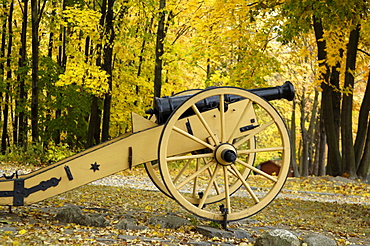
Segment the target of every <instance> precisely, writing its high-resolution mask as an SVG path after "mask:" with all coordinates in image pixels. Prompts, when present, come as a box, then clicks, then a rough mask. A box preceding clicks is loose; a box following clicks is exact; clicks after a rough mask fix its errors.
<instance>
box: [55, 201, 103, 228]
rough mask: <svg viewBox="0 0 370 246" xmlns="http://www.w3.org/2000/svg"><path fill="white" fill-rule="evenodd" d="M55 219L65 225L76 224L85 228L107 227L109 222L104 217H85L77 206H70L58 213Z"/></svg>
mask: <svg viewBox="0 0 370 246" xmlns="http://www.w3.org/2000/svg"><path fill="white" fill-rule="evenodd" d="M55 219H57V220H59V221H60V222H63V223H75V224H79V225H84V226H98V227H105V226H107V225H108V221H107V220H106V219H105V218H104V217H103V216H102V215H92V216H89V215H84V214H83V213H82V210H81V209H80V208H79V207H77V206H75V205H69V206H68V207H64V208H63V209H61V210H60V211H58V213H57V214H56V216H55Z"/></svg>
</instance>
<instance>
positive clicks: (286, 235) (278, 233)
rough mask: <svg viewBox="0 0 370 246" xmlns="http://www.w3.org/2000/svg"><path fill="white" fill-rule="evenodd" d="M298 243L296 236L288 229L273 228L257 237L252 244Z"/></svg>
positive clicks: (295, 245)
mask: <svg viewBox="0 0 370 246" xmlns="http://www.w3.org/2000/svg"><path fill="white" fill-rule="evenodd" d="M300 244H301V243H300V241H299V239H298V237H297V236H295V235H294V234H293V233H291V232H290V231H287V230H283V229H274V230H269V231H266V232H265V233H264V234H263V235H262V236H260V237H258V238H257V240H256V243H255V245H254V246H277V245H279V246H299V245H300Z"/></svg>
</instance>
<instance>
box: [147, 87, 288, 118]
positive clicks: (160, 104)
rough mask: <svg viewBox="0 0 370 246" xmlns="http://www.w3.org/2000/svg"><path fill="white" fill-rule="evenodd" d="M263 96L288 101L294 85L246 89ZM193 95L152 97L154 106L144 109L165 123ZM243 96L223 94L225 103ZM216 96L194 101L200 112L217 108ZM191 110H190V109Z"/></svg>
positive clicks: (186, 114) (186, 113) (241, 98)
mask: <svg viewBox="0 0 370 246" xmlns="http://www.w3.org/2000/svg"><path fill="white" fill-rule="evenodd" d="M247 91H249V92H252V93H253V94H256V95H257V96H260V97H262V98H264V99H265V100H267V101H271V100H277V99H287V100H289V101H291V100H293V98H294V87H293V84H292V83H291V82H289V81H287V82H285V83H284V84H283V85H282V86H276V87H268V88H258V89H250V90H247ZM191 96H193V95H183V96H181V95H180V96H174V97H162V98H157V97H156V98H155V99H154V108H153V109H149V110H147V111H146V113H147V114H155V115H156V117H157V123H158V124H162V123H165V122H166V121H167V119H168V117H169V116H170V115H171V113H172V112H173V111H174V110H175V109H176V108H177V107H178V106H180V105H181V104H182V103H183V102H184V101H185V100H187V99H188V98H189V97H191ZM243 99H244V98H243V97H240V96H236V95H225V102H226V103H233V102H237V101H240V100H243ZM218 100H219V98H218V96H212V97H209V98H206V99H204V100H201V101H199V102H198V103H196V106H197V107H198V109H199V111H200V112H204V111H207V110H210V109H213V108H217V107H218V105H219V101H218ZM190 111H191V110H190ZM190 111H189V112H185V115H184V117H185V116H189V115H192V114H194V112H190Z"/></svg>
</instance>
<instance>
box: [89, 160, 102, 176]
mask: <svg viewBox="0 0 370 246" xmlns="http://www.w3.org/2000/svg"><path fill="white" fill-rule="evenodd" d="M99 167H100V165H99V164H98V163H96V162H95V163H94V164H91V168H90V170H93V171H94V173H95V171H99V170H100V169H99Z"/></svg>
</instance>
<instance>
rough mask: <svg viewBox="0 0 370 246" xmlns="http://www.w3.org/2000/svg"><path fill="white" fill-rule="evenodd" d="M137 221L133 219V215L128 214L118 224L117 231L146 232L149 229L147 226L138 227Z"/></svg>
mask: <svg viewBox="0 0 370 246" xmlns="http://www.w3.org/2000/svg"><path fill="white" fill-rule="evenodd" d="M137 222H138V221H137V219H136V218H135V217H133V216H132V215H129V214H126V215H124V216H123V218H122V219H121V220H120V221H119V222H118V224H117V225H116V226H115V228H116V229H121V230H132V231H135V230H144V229H146V228H147V227H146V226H139V225H137Z"/></svg>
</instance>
